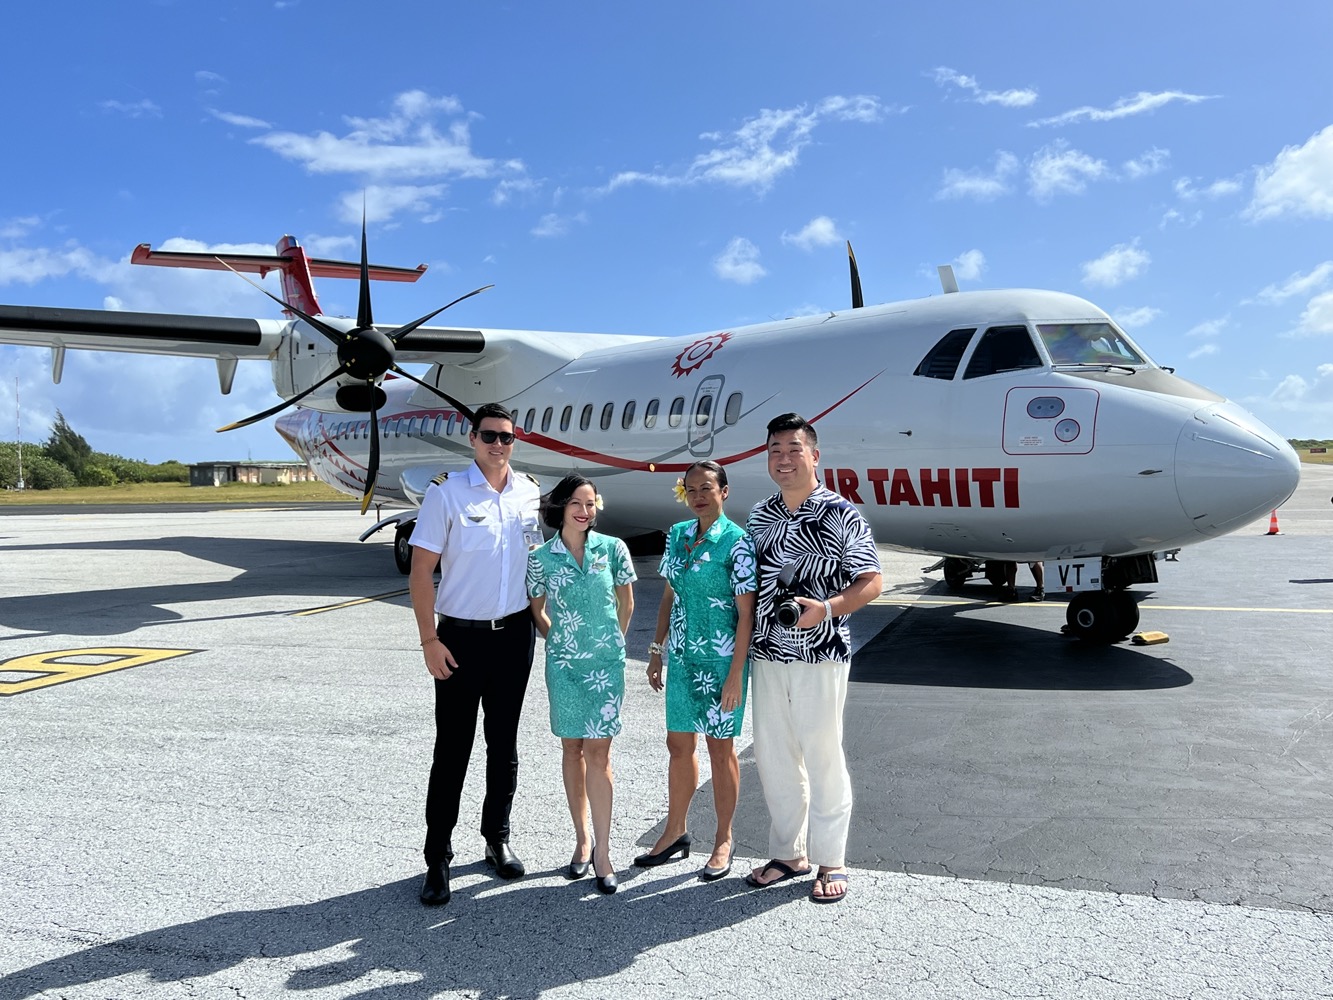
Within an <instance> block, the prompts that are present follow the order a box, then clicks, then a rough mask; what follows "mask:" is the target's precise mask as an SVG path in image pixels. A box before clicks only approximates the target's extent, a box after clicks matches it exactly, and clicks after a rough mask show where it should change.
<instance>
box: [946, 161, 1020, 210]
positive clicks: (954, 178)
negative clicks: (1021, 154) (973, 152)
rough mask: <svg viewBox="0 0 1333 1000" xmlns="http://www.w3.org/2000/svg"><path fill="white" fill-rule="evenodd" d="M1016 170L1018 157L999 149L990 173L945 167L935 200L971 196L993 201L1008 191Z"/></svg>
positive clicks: (977, 199)
mask: <svg viewBox="0 0 1333 1000" xmlns="http://www.w3.org/2000/svg"><path fill="white" fill-rule="evenodd" d="M1017 171H1018V157H1017V156H1015V155H1014V154H1013V153H1009V152H1005V151H1004V150H1000V151H999V152H998V153H996V154H995V168H994V169H993V170H992V171H991V172H990V173H985V172H983V171H980V170H960V169H958V168H955V167H947V168H945V171H944V181H943V183H942V184H941V186H940V189H939V190H938V191H936V192H935V198H936V199H937V200H949V199H954V198H972V199H975V200H976V201H994V200H995V199H996V198H999V197H1000V196H1001V195H1006V194H1008V193H1009V191H1010V187H1009V178H1011V177H1012V176H1013V175H1014V174H1015V173H1016V172H1017Z"/></svg>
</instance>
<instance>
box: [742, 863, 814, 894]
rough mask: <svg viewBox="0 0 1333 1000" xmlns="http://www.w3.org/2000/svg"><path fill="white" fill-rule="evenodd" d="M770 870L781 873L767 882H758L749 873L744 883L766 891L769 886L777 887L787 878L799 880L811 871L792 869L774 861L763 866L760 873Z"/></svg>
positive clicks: (787, 865) (785, 864)
mask: <svg viewBox="0 0 1333 1000" xmlns="http://www.w3.org/2000/svg"><path fill="white" fill-rule="evenodd" d="M770 868H772V869H773V870H774V871H777V872H781V873H782V874H781V875H779V876H778V877H777V878H775V879H770V880H769V881H767V882H760V881H759V880H758V879H756V878H755V877H754V872H750V874H749V875H746V876H745V881H746V883H747V884H749V885H751V886H753V887H754V888H756V889H767V888H768V887H769V886H770V885H777V884H778V883H779V882H785V881H787V879H789V878H800V877H801V876H802V875H809V874H810V871H811V869H809V868H793V867H792V866H791V865H789V864H787V862H785V861H778V860H776V859H774V860H773V861H770V862H769V863H768V864H766V865H764V867H763V868H761V869H760V872H766V871H768V870H769V869H770Z"/></svg>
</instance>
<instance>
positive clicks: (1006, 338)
mask: <svg viewBox="0 0 1333 1000" xmlns="http://www.w3.org/2000/svg"><path fill="white" fill-rule="evenodd" d="M1042 364H1043V362H1042V360H1041V355H1039V354H1038V353H1037V348H1036V346H1035V345H1034V344H1033V343H1032V335H1031V334H1030V333H1028V328H1027V327H1025V326H993V327H991V328H990V329H989V330H987V331H986V332H985V333H983V334H982V335H981V339H980V340H978V341H977V347H976V350H974V351H973V352H972V357H971V359H970V360H969V361H968V362H967V371H965V372H963V378H981V377H982V376H985V375H995V374H998V373H999V372H1012V371H1018V370H1020V369H1022V368H1040V367H1042Z"/></svg>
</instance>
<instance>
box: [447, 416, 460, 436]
mask: <svg viewBox="0 0 1333 1000" xmlns="http://www.w3.org/2000/svg"><path fill="white" fill-rule="evenodd" d="M457 422H458V414H457V413H451V414H449V422H448V423H447V424H445V425H444V433H446V434H452V433H453V432H454V424H456V423H457Z"/></svg>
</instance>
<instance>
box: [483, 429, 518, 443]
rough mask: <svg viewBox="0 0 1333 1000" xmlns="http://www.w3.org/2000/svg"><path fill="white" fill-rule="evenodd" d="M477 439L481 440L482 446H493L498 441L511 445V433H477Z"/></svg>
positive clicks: (512, 433)
mask: <svg viewBox="0 0 1333 1000" xmlns="http://www.w3.org/2000/svg"><path fill="white" fill-rule="evenodd" d="M477 437H479V438H481V440H482V443H483V444H495V442H496V440H499V442H500V443H501V444H513V443H514V432H513V431H477Z"/></svg>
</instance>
